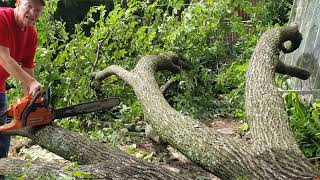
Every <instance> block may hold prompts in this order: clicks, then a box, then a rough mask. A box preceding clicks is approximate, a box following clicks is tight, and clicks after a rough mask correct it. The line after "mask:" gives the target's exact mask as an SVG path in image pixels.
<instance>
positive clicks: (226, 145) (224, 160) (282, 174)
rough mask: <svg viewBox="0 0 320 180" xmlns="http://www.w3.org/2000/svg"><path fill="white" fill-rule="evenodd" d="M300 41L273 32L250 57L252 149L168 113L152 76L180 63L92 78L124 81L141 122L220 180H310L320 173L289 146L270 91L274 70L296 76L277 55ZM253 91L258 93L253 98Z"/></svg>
mask: <svg viewBox="0 0 320 180" xmlns="http://www.w3.org/2000/svg"><path fill="white" fill-rule="evenodd" d="M299 37H300V40H299ZM287 40H291V41H292V43H295V44H294V45H293V49H291V50H290V49H288V50H284V47H283V43H284V42H285V41H287ZM300 41H301V35H300V33H299V32H298V31H297V28H291V27H288V28H278V29H273V30H270V31H268V32H266V33H265V34H264V35H263V36H262V38H261V40H260V42H259V43H258V45H257V48H256V50H255V52H254V53H253V55H252V59H251V65H250V70H249V73H248V79H249V83H248V81H247V88H246V90H247V97H246V108H247V109H246V110H247V111H248V113H249V120H250V122H251V127H250V128H251V129H252V133H253V134H254V136H255V137H254V139H253V143H252V144H250V143H247V142H243V141H241V140H239V139H232V138H230V137H226V136H223V135H221V134H219V133H218V132H217V131H215V130H212V129H209V128H208V127H206V126H205V125H203V124H202V123H200V122H198V121H197V120H194V119H192V118H191V117H188V116H185V115H183V114H182V113H180V112H177V111H176V110H174V109H173V108H172V107H170V105H169V104H168V103H167V101H166V100H165V99H164V97H163V95H162V93H161V91H160V90H159V86H158V84H157V82H156V80H155V77H154V73H155V72H156V71H158V70H163V69H167V70H170V71H173V72H176V71H178V70H179V69H180V68H179V66H180V65H183V63H181V62H182V59H181V58H180V57H178V56H177V55H175V54H163V55H160V56H147V57H144V58H142V59H141V60H140V61H139V63H138V64H137V66H136V67H135V68H134V69H133V70H132V71H126V70H124V69H123V68H121V67H118V66H110V67H108V68H107V69H105V70H103V71H101V72H98V73H97V74H95V78H96V79H97V80H103V79H104V78H106V77H108V76H110V75H117V76H119V77H120V78H121V79H123V80H125V81H126V82H127V83H128V84H130V85H131V86H132V88H133V89H134V91H135V93H136V95H137V98H138V99H139V101H140V102H141V104H142V107H143V109H144V113H145V119H146V120H147V121H148V123H149V124H150V125H151V126H152V127H153V129H154V130H155V131H156V132H157V133H158V134H159V135H160V137H161V138H162V139H164V140H165V141H167V142H168V143H169V144H170V145H172V146H173V147H174V148H176V149H178V150H179V151H180V152H182V153H183V154H184V155H185V156H187V157H188V158H189V159H191V160H192V161H194V162H197V163H198V164H200V165H201V166H203V167H204V168H206V169H207V170H209V171H210V172H212V173H213V174H215V175H217V176H219V177H220V178H222V179H234V178H237V177H239V176H244V177H248V178H249V179H311V178H312V177H314V176H316V175H317V174H319V171H317V170H316V169H315V168H314V167H313V166H312V165H311V164H310V163H309V162H308V161H307V159H306V158H305V157H304V156H303V154H302V153H301V151H300V150H299V148H298V146H297V144H296V143H295V141H294V140H293V137H292V133H291V132H290V128H289V125H288V117H287V115H286V111H285V107H284V105H283V103H282V100H281V98H280V96H279V95H278V94H277V93H276V92H275V91H274V87H275V86H274V73H275V71H276V69H278V71H282V72H286V73H287V74H290V75H293V74H294V72H292V68H288V69H286V67H287V66H284V65H281V64H280V65H279V66H278V64H279V54H280V49H281V50H283V51H284V52H290V51H293V50H295V49H294V48H297V47H298V46H299V43H300ZM277 66H278V67H277ZM251 71H253V72H257V73H250V72H251ZM301 74H302V75H301ZM296 76H298V77H306V76H308V73H306V72H305V71H303V70H301V71H300V70H299V74H296ZM146 82H148V83H146ZM255 91H257V92H258V93H255V94H254V92H255ZM260 92H261V93H260ZM264 95H265V96H264ZM272 99H273V101H272ZM265 108H267V109H265Z"/></svg>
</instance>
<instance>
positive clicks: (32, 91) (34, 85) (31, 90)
mask: <svg viewBox="0 0 320 180" xmlns="http://www.w3.org/2000/svg"><path fill="white" fill-rule="evenodd" d="M28 89H29V90H28V91H29V92H28V93H29V95H30V96H35V94H36V93H37V91H40V94H42V93H43V86H42V85H41V84H40V83H39V82H38V81H33V82H32V83H31V84H30V85H29V88H28Z"/></svg>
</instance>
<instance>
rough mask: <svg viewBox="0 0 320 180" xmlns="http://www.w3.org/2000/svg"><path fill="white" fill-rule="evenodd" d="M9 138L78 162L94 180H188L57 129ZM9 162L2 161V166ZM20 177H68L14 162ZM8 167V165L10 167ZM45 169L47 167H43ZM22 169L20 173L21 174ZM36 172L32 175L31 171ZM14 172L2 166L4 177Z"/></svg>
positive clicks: (49, 168)
mask: <svg viewBox="0 0 320 180" xmlns="http://www.w3.org/2000/svg"><path fill="white" fill-rule="evenodd" d="M6 134H10V135H20V136H25V137H28V138H30V139H32V140H33V141H34V143H36V144H39V145H40V146H41V147H43V148H45V149H47V150H49V151H51V152H53V153H55V154H57V155H59V156H61V157H63V158H65V159H67V160H70V161H76V162H78V163H79V164H81V165H84V166H81V167H80V170H82V171H85V172H89V173H90V174H91V175H92V176H93V177H94V179H96V178H101V179H185V178H184V177H183V176H179V175H177V174H175V173H172V172H170V171H168V170H166V169H164V168H161V167H159V166H156V165H153V164H150V163H147V162H144V161H142V160H140V159H138V158H135V157H133V156H131V155H129V154H127V153H124V152H122V151H121V150H119V149H117V148H115V147H112V146H111V145H107V144H103V143H99V142H97V141H96V140H93V139H90V138H88V137H85V136H82V135H80V134H78V133H74V132H71V131H68V130H66V129H63V128H59V127H56V126H44V127H40V128H33V129H24V130H19V131H11V132H7V133H6ZM2 161H4V162H5V161H6V160H5V159H1V161H0V162H2ZM10 163H11V164H12V166H13V167H11V166H10V168H11V169H14V170H15V171H16V172H18V174H14V175H19V174H20V173H22V172H23V174H28V172H32V173H34V175H39V176H46V175H49V174H51V175H57V173H56V172H55V171H57V172H59V173H60V172H61V173H67V172H66V171H64V169H63V167H56V168H53V166H50V165H48V166H43V167H42V166H39V165H37V164H34V166H29V167H25V166H23V164H28V163H22V166H20V165H19V163H14V161H10ZM10 163H6V164H10ZM42 165H43V164H42ZM19 169H20V170H19ZM31 170H32V171H31ZM12 173H13V171H11V170H10V169H8V168H6V165H2V166H1V165H0V174H4V175H13V174H12Z"/></svg>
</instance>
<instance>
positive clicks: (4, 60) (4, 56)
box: [0, 47, 35, 86]
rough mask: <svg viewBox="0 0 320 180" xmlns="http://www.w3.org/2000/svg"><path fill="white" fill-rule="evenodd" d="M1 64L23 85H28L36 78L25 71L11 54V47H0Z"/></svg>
mask: <svg viewBox="0 0 320 180" xmlns="http://www.w3.org/2000/svg"><path fill="white" fill-rule="evenodd" d="M0 65H1V66H2V67H3V68H4V69H5V70H6V71H7V72H8V73H9V74H10V75H11V76H13V77H14V78H15V79H17V80H19V81H20V82H21V83H22V85H23V86H28V85H29V84H31V83H32V82H34V81H35V79H34V78H33V77H32V76H30V75H29V74H28V73H27V72H25V71H24V70H23V69H22V67H20V65H19V64H18V63H17V62H16V61H15V60H14V59H13V58H12V57H11V56H10V55H9V49H7V48H5V47H0Z"/></svg>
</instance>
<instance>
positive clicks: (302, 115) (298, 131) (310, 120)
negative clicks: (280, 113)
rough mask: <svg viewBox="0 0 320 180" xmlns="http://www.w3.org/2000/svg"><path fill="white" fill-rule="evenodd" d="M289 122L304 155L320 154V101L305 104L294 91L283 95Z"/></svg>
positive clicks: (314, 155)
mask: <svg viewBox="0 0 320 180" xmlns="http://www.w3.org/2000/svg"><path fill="white" fill-rule="evenodd" d="M285 100H286V104H287V108H288V113H289V117H290V124H291V127H292V130H293V132H294V135H295V138H296V140H297V142H298V144H299V146H300V148H301V149H302V151H303V153H304V154H305V155H306V157H309V158H311V157H319V156H320V146H319V142H320V119H319V113H320V101H319V99H318V100H316V101H315V102H314V103H313V104H310V105H305V104H303V103H302V102H301V100H300V99H299V96H298V95H297V94H296V93H291V94H288V95H286V96H285Z"/></svg>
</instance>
